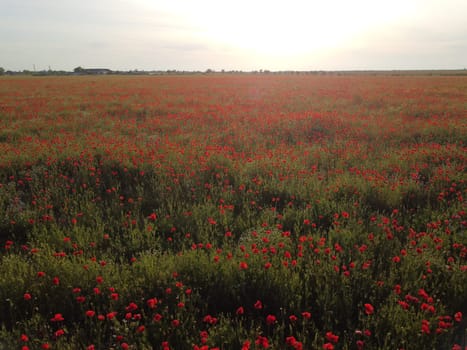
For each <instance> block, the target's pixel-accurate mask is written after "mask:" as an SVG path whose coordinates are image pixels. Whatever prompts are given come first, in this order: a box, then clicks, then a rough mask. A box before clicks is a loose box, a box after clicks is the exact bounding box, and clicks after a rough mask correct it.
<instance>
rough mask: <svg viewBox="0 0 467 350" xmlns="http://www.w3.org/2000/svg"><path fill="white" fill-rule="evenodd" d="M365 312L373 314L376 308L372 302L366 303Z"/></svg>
mask: <svg viewBox="0 0 467 350" xmlns="http://www.w3.org/2000/svg"><path fill="white" fill-rule="evenodd" d="M364 306H365V313H366V314H367V315H372V314H373V313H374V312H375V308H374V307H373V305H371V304H365V305H364Z"/></svg>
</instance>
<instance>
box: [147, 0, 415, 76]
mask: <svg viewBox="0 0 467 350" xmlns="http://www.w3.org/2000/svg"><path fill="white" fill-rule="evenodd" d="M145 1H147V2H148V3H151V4H152V6H153V7H154V8H157V9H158V10H161V9H162V10H163V11H165V12H166V13H170V14H172V15H174V16H175V17H174V18H176V19H177V26H179V27H183V28H185V30H184V31H181V32H180V33H181V34H180V35H178V36H177V37H176V38H175V39H176V40H179V41H180V42H186V40H190V42H194V43H197V44H202V45H205V46H206V47H209V49H213V48H214V49H215V50H217V52H223V53H227V54H229V53H231V54H232V57H235V56H237V57H242V58H244V57H247V59H248V60H251V61H255V62H267V63H268V64H270V65H271V66H273V67H274V68H277V67H281V66H282V67H285V66H291V63H292V65H296V64H299V63H298V61H297V60H298V59H299V58H300V60H302V62H305V61H306V60H308V59H311V60H312V59H313V57H317V56H320V55H321V56H323V55H324V56H325V55H326V54H327V53H332V52H337V51H338V50H342V49H347V48H352V49H354V50H356V51H358V49H359V48H360V47H363V46H365V44H366V43H367V41H368V40H370V39H369V38H371V40H378V38H376V39H375V37H376V34H374V33H376V32H378V30H379V29H381V28H382V27H390V26H392V25H397V23H398V22H399V21H401V20H403V19H404V18H408V17H409V16H411V15H413V14H414V12H415V10H416V6H415V4H416V3H417V1H420V0H413V1H411V2H409V4H407V2H406V1H403V0H393V1H392V2H389V3H388V2H384V3H383V2H379V1H374V0H354V1H348V0H327V1H315V0H288V1H286V2H284V1H280V2H279V1H271V0H270V1H264V0H237V1H235V2H227V1H222V0H217V1H214V0H199V1H191V0H178V1H172V2H168V1H162V2H158V1H151V0H145ZM180 24H182V25H180ZM187 28H188V29H187ZM294 60H295V61H294Z"/></svg>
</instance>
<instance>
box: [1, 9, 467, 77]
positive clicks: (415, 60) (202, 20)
mask: <svg viewBox="0 0 467 350" xmlns="http://www.w3.org/2000/svg"><path fill="white" fill-rule="evenodd" d="M466 17H467V1H466V0H391V1H387V0H386V1H379V0H321V1H315V0H287V1H274V0H269V1H266V0H264V1H263V0H236V1H224V0H196V1H195V0H191V1H190V0H167V1H163V0H79V1H76V0H0V67H3V68H4V69H5V70H24V69H27V70H33V69H36V70H46V69H49V67H50V68H51V69H52V70H73V69H74V68H75V67H78V66H81V67H85V68H109V69H113V70H134V69H138V70H168V69H176V70H201V71H204V70H206V69H214V70H222V69H225V70H226V71H228V70H244V71H251V70H260V69H264V70H274V71H277V70H381V69H382V70H393V69H394V70H398V69H464V68H467V21H466V20H465V18H466Z"/></svg>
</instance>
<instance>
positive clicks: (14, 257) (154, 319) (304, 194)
mask: <svg viewBox="0 0 467 350" xmlns="http://www.w3.org/2000/svg"><path fill="white" fill-rule="evenodd" d="M466 101H467V77H466V76H428V75H426V76H410V75H407V76H390V75H374V76H372V75H330V74H328V75H324V74H323V75H306V74H280V75H275V74H262V75H260V74H257V75H254V74H243V75H242V74H237V75H235V74H232V75H228V74H225V75H222V74H206V75H201V74H200V75H184V76H182V75H180V76H177V75H174V76H70V77H2V78H1V79H0V349H2V350H3V349H21V350H27V349H31V350H32V349H61V350H63V349H64V350H67V349H69V350H72V349H73V350H74V349H86V350H98V349H115V350H117V349H143V350H144V349H164V350H167V349H175V350H184V349H190V350H214V349H225V350H228V349H239V350H248V349H250V350H253V349H290V350H293V349H295V350H298V349H358V350H361V349H406V350H408V349H456V350H462V349H464V348H465V347H466V342H467V339H466V337H467V330H466V329H467V232H466V229H467V201H466V198H467V193H466V192H467V171H466V167H467V112H466V111H467V104H466Z"/></svg>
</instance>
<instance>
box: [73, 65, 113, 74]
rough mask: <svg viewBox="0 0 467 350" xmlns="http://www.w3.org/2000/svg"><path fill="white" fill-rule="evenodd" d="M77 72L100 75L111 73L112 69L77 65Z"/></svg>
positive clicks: (75, 70)
mask: <svg viewBox="0 0 467 350" xmlns="http://www.w3.org/2000/svg"><path fill="white" fill-rule="evenodd" d="M73 71H74V72H75V73H77V74H93V75H96V74H97V75H100V74H111V73H112V70H110V69H107V68H82V67H77V68H75V69H74V70H73Z"/></svg>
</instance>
